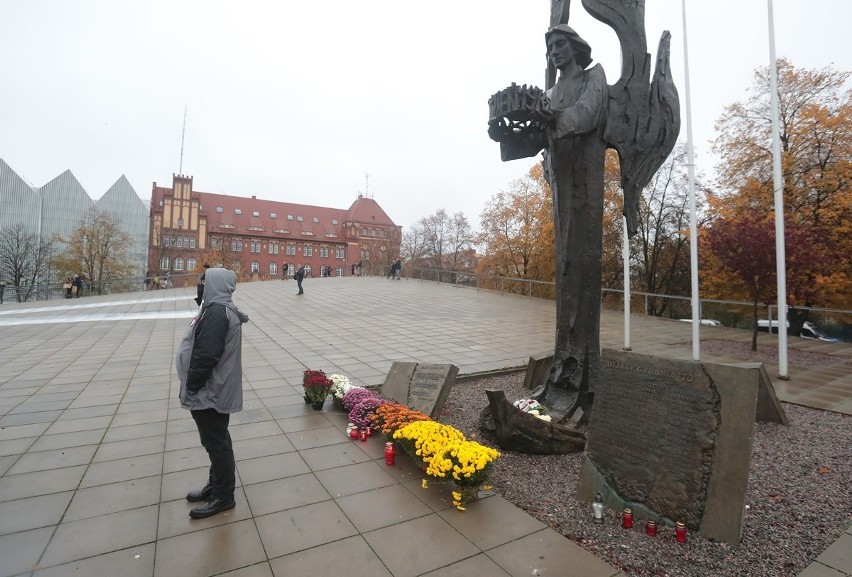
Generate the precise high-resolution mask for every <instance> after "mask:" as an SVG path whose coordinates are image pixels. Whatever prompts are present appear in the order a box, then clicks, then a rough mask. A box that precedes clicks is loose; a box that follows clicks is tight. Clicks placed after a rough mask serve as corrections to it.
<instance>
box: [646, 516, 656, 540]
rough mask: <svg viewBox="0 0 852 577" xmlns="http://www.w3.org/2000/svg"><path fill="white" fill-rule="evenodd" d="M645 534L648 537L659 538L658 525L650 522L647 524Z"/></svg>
mask: <svg viewBox="0 0 852 577" xmlns="http://www.w3.org/2000/svg"><path fill="white" fill-rule="evenodd" d="M645 533H646V534H647V535H648V537H656V536H657V523H656V522H655V521H651V520H649V521H648V522H647V523H645Z"/></svg>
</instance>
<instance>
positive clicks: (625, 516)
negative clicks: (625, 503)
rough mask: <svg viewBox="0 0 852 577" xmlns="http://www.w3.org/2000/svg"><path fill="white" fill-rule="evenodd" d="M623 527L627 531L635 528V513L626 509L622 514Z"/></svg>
mask: <svg viewBox="0 0 852 577" xmlns="http://www.w3.org/2000/svg"><path fill="white" fill-rule="evenodd" d="M621 526H622V527H624V528H625V529H630V528H631V527H633V511H631V510H630V509H625V510H624V512H623V513H622V514H621Z"/></svg>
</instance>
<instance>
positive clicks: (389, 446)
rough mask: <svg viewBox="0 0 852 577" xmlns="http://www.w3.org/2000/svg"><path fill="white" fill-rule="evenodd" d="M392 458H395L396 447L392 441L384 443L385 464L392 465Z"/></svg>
mask: <svg viewBox="0 0 852 577" xmlns="http://www.w3.org/2000/svg"><path fill="white" fill-rule="evenodd" d="M394 459H396V449H395V448H394V446H393V443H390V442H388V443H385V464H387V465H393V462H394Z"/></svg>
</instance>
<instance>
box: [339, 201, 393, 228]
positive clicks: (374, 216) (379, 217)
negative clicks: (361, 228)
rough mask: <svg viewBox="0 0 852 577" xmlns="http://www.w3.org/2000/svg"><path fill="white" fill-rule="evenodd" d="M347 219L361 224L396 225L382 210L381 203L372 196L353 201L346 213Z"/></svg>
mask: <svg viewBox="0 0 852 577" xmlns="http://www.w3.org/2000/svg"><path fill="white" fill-rule="evenodd" d="M346 219H347V220H349V221H353V222H357V223H359V224H371V223H374V224H384V225H388V226H396V225H395V224H394V223H393V221H392V220H391V219H390V217H389V216H388V215H387V214H386V213H385V211H384V210H382V207H381V206H379V203H378V202H376V201H375V200H373V199H372V198H367V197H359V198H358V199H356V200H355V202H353V203H352V206H350V207H349V210H348V211H347V213H346Z"/></svg>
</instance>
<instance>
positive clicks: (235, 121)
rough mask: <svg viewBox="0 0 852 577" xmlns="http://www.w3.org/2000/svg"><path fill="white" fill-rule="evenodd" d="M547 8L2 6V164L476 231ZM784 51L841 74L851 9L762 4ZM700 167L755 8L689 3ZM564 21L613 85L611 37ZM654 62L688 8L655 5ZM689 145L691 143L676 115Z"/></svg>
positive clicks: (746, 82) (851, 64) (95, 186)
mask: <svg viewBox="0 0 852 577" xmlns="http://www.w3.org/2000/svg"><path fill="white" fill-rule="evenodd" d="M549 10H550V2H549V0H453V1H450V0H431V1H429V2H405V1H400V0H360V1H357V2H354V1H352V0H323V1H316V2H312V1H307V2H296V1H294V0H287V1H283V2H273V1H271V0H270V1H258V0H243V1H240V2H233V1H231V2H219V1H211V0H205V1H201V0H198V1H190V0H163V1H148V0H146V1H141V0H140V1H130V0H122V1H115V0H75V1H68V0H0V74H2V79H3V82H2V88H0V158H3V159H4V160H5V161H6V162H7V163H8V164H9V165H10V166H11V167H12V168H13V169H14V170H15V171H16V172H18V174H20V175H21V176H22V177H24V178H25V180H27V182H29V183H30V184H31V185H33V186H42V185H44V184H45V183H46V182H48V181H49V180H50V179H52V178H53V177H55V176H57V175H58V174H60V173H61V172H62V171H64V170H66V169H70V170H71V171H72V172H73V173H74V175H75V176H76V177H77V178H78V179H79V180H80V182H81V184H82V185H83V187H84V188H85V189H86V190H87V191H88V192H89V194H90V195H91V196H92V197H93V198H98V197H100V196H101V195H102V194H103V193H104V192H106V190H107V189H108V188H109V187H110V186H111V185H112V183H113V182H115V180H117V179H118V177H119V176H120V175H122V174H124V175H126V176H127V178H128V179H129V181H130V183H131V184H132V185H133V187H134V188H135V189H136V191H137V193H139V195H140V197H142V198H143V199H144V200H147V199H148V198H150V194H151V184H152V182H153V181H156V182H158V183H159V184H161V185H170V184H171V176H172V173H174V172H178V171H179V165H180V149H181V127H182V123H183V115H184V106H186V107H187V109H188V113H187V120H186V141H185V147H184V155H183V173H184V174H189V175H192V176H193V177H194V183H195V188H196V189H198V190H202V191H205V192H215V193H224V194H232V195H237V196H250V195H256V196H258V197H259V198H268V199H274V200H284V201H290V202H297V203H302V204H316V205H323V206H333V207H338V208H346V207H348V206H349V205H350V204H351V202H352V201H353V200H354V199H355V198H356V196H357V194H358V193H359V192H365V191H366V186H365V185H366V182H365V175H366V174H367V173H369V175H370V178H369V194H370V195H371V196H373V197H374V198H375V199H376V200H377V201H378V202H379V203H380V204H381V205H382V207H384V208H385V210H386V211H387V213H388V215H389V216H390V217H391V218H392V219H393V220H394V221H395V222H396V223H397V224H401V225H403V226H405V227H409V226H411V225H412V224H414V222H416V220H417V219H418V218H420V217H422V216H426V215H428V214H431V213H432V212H434V211H435V210H437V209H438V208H445V209H446V210H447V211H449V212H456V211H462V212H464V213H465V214H466V215H467V217H468V219H469V220H470V221H471V224H473V225H474V227H478V225H479V215H480V212H481V211H482V208H483V206H484V204H485V202H486V201H487V200H488V199H490V198H491V196H492V195H493V194H494V193H496V192H497V191H499V190H501V189H504V188H506V187H507V186H508V185H509V184H510V182H511V181H512V180H514V179H516V178H518V177H520V176H523V175H524V174H525V173H526V172H527V171H528V169H529V167H530V166H532V164H533V163H534V162H535V160H534V159H525V160H517V161H512V162H509V163H502V162H501V161H500V153H499V147H498V145H497V144H496V143H494V142H492V141H491V140H490V139H489V138H488V136H487V134H486V128H487V127H486V123H487V116H488V108H487V100H488V97H489V96H490V95H491V94H492V93H494V92H496V91H498V90H500V89H502V88H504V87H506V86H508V85H509V84H511V83H512V82H516V83H518V84H524V83H528V84H536V85H538V86H543V84H544V79H543V77H544V67H545V60H544V52H545V49H544V38H543V36H544V32H545V30H546V28H547V25H548V21H549ZM774 11H775V31H776V50H777V55H778V56H779V57H782V56H783V57H787V58H789V59H790V60H791V61H792V63H793V64H794V65H795V66H797V67H822V66H826V65H829V64H833V65H834V66H835V68H837V69H839V70H852V50H850V48H852V42H850V36H849V34H850V33H849V30H848V27H849V23H850V22H852V1H850V0H812V1H810V2H803V1H801V0H774ZM687 17H688V26H689V30H688V33H689V68H690V77H691V78H690V81H691V91H692V110H693V127H694V141H695V147H696V152H697V165H698V166H697V168H698V170H699V171H700V172H703V173H704V174H705V176H708V177H712V174H713V162H714V159H713V157H712V155H711V153H710V146H709V141H710V140H712V139H713V138H714V137H715V132H714V123H715V121H716V119H717V118H718V117H719V115H720V114H721V112H722V109H723V107H724V106H725V105H727V104H730V103H732V102H734V101H737V100H744V99H745V98H746V96H747V93H746V89H747V88H748V87H749V86H750V85H751V83H752V78H753V71H754V69H755V68H757V67H758V66H765V65H767V64H768V62H769V47H768V25H767V1H766V0H712V1H711V0H687ZM570 23H571V25H572V26H574V27H575V28H576V29H577V31H578V32H579V33H580V34H581V35H582V36H583V37H584V38H585V39H586V40H588V42H589V43H590V44H591V46H592V56H593V57H594V58H595V60H596V61H598V62H601V63H602V64H603V66H604V69H605V70H606V72H607V78H608V79H609V82H610V83H614V82H615V81H616V80H617V79H618V74H619V70H620V51H619V46H618V41H617V39H616V38H615V35H614V33H613V32H612V31H611V30H610V29H609V28H608V27H606V26H605V25H603V24H601V23H599V22H597V21H596V20H593V19H592V18H591V17H589V16H588V15H587V14H586V13H585V11H584V10H583V8H582V6H581V4H580V0H574V2H573V3H572V13H571V22H570ZM646 28H647V36H648V47H649V51H650V52H651V53H652V54H653V55H654V56H655V57H656V50H657V42H658V41H659V37H660V34H661V32H662V31H663V30H664V29H668V30H670V31H671V33H672V36H673V38H672V70H673V75H674V78H675V82H676V83H677V85H678V89H679V90H680V94H681V102H682V105H683V106H685V100H686V99H685V87H684V63H683V31H682V13H681V0H647V1H646ZM681 140H683V141H685V140H686V123H685V122H684V123H683V127H682V130H681Z"/></svg>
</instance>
